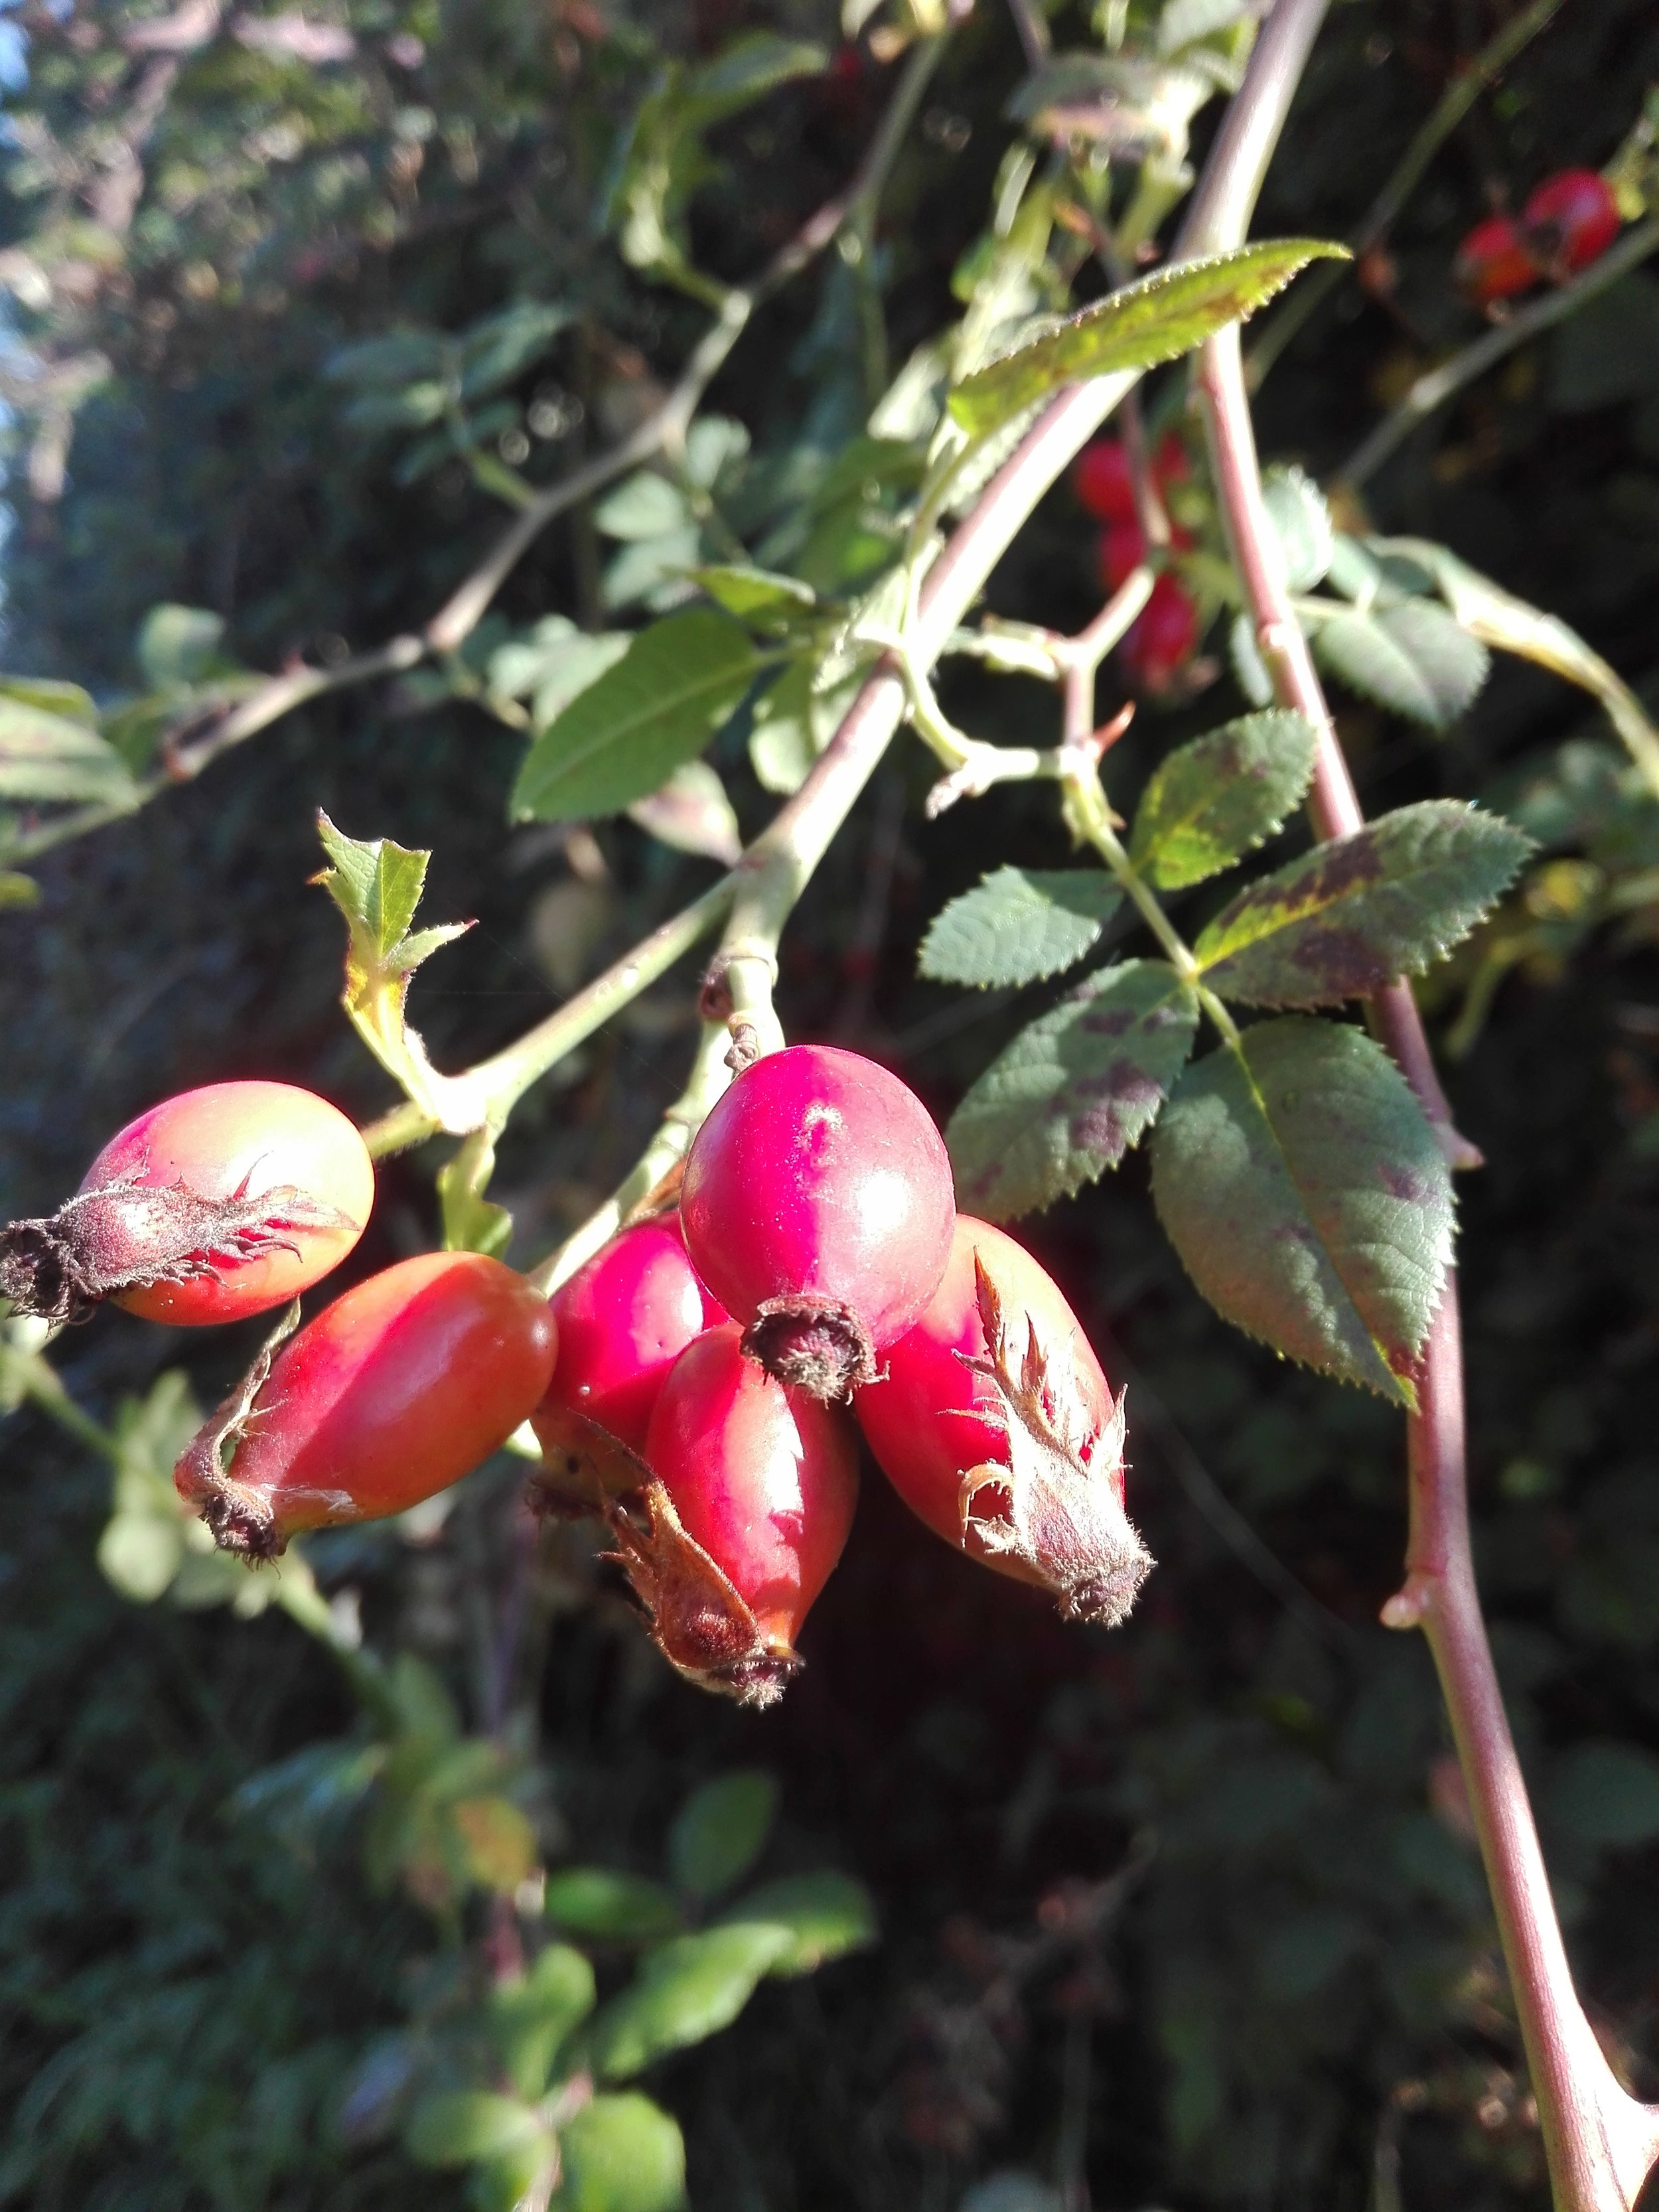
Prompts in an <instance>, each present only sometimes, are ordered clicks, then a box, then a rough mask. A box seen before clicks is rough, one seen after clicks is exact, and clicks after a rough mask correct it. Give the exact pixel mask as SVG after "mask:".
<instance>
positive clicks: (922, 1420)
mask: <svg viewBox="0 0 1659 2212" xmlns="http://www.w3.org/2000/svg"><path fill="white" fill-rule="evenodd" d="M886 1370H887V1371H886V1373H885V1374H884V1376H883V1377H882V1378H881V1380H880V1381H879V1382H877V1383H870V1384H868V1385H866V1387H865V1388H864V1389H861V1390H860V1391H859V1392H858V1393H857V1394H856V1395H855V1397H854V1401H853V1403H854V1412H855V1413H857V1415H858V1420H859V1425H860V1428H861V1429H862V1430H863V1431H864V1434H865V1438H866V1442H867V1443H869V1445H870V1448H871V1449H872V1451H873V1452H874V1454H875V1455H876V1458H877V1460H878V1462H879V1463H880V1466H881V1468H882V1471H883V1473H884V1474H885V1475H886V1476H887V1478H888V1480H889V1481H890V1482H891V1484H892V1485H893V1487H894V1488H895V1489H896V1491H897V1492H898V1493H899V1495H900V1497H901V1498H903V1500H904V1502H905V1504H907V1505H908V1506H909V1507H910V1508H911V1510H912V1511H914V1512H915V1513H916V1514H917V1515H918V1516H920V1517H921V1519H922V1520H923V1521H925V1522H927V1525H928V1527H929V1528H932V1529H933V1530H935V1531H936V1532H937V1533H938V1534H939V1535H941V1536H943V1537H944V1538H945V1541H946V1542H947V1543H949V1544H952V1545H954V1546H955V1547H956V1548H957V1550H958V1551H962V1552H965V1553H967V1554H968V1555H969V1558H970V1559H981V1560H982V1561H983V1562H984V1563H985V1565H987V1566H990V1567H994V1568H996V1569H997V1570H998V1571H999V1572H1000V1573H1002V1574H1006V1575H1012V1576H1014V1577H1016V1578H1017V1579H1018V1580H1019V1581H1021V1582H1029V1583H1039V1584H1041V1585H1042V1588H1044V1589H1048V1590H1052V1591H1053V1592H1054V1595H1055V1596H1056V1598H1057V1599H1058V1600H1059V1601H1060V1611H1061V1613H1064V1614H1065V1615H1066V1619H1067V1620H1102V1621H1104V1622H1105V1623H1106V1624H1107V1625H1108V1626H1113V1627H1115V1626H1116V1625H1117V1624H1118V1623H1119V1622H1120V1621H1121V1620H1124V1619H1125V1617H1126V1616H1127V1613H1128V1611H1129V1608H1130V1607H1131V1606H1132V1605H1133V1602H1134V1599H1135V1595H1136V1593H1137V1592H1138V1591H1139V1588H1140V1585H1141V1583H1143V1582H1144V1581H1145V1580H1146V1576H1147V1574H1148V1572H1149V1571H1150V1570H1151V1567H1152V1560H1151V1558H1150V1557H1149V1555H1148V1553H1147V1552H1146V1547H1145V1546H1144V1545H1143V1544H1142V1543H1141V1541H1140V1539H1139V1536H1138V1535H1137V1534H1136V1533H1135V1531H1134V1529H1133V1528H1132V1527H1131V1526H1130V1524H1129V1522H1128V1521H1127V1518H1126V1517H1125V1515H1124V1510H1123V1408H1122V1404H1121V1401H1119V1402H1118V1403H1117V1404H1116V1405H1114V1403H1113V1400H1112V1393H1111V1389H1110V1387H1109V1384H1108V1383H1107V1381H1106V1377H1105V1376H1104V1375H1103V1373H1102V1372H1101V1368H1100V1363H1099V1361H1098V1360H1097V1358H1095V1355H1094V1353H1093V1352H1092V1351H1091V1349H1090V1346H1089V1343H1088V1340H1087V1339H1086V1338H1085V1336H1084V1334H1083V1332H1082V1330H1081V1328H1079V1325H1078V1322H1077V1318H1076V1316H1074V1315H1073V1312H1072V1310H1071V1308H1070V1307H1069V1306H1068V1305H1067V1304H1066V1300H1065V1298H1064V1297H1062V1296H1061V1294H1060V1290H1059V1288H1058V1286H1057V1285H1055V1283H1054V1281H1053V1279H1051V1278H1050V1277H1049V1276H1048V1275H1047V1274H1046V1273H1044V1272H1043V1270H1042V1268H1041V1267H1039V1266H1038V1265H1037V1263H1036V1261H1035V1260H1034V1259H1032V1257H1031V1255H1030V1253H1029V1252H1026V1251H1024V1249H1022V1248H1021V1247H1020V1246H1019V1245H1018V1244H1017V1243H1015V1242H1014V1240H1013V1238H1012V1237H1008V1236H1005V1235H1004V1233H1003V1231H1001V1230H1000V1229H993V1228H992V1227H991V1226H990V1225H989V1224H988V1223H986V1222H983V1221H975V1220H974V1219H973V1218H971V1216H969V1215H968V1214H961V1215H958V1217H957V1228H956V1237H955V1241H954V1243H953V1245H952V1248H951V1260H950V1265H949V1266H948V1267H946V1269H945V1279H944V1280H943V1282H941V1283H940V1285H939V1289H938V1291H936V1292H935V1293H934V1296H933V1301H932V1303H931V1304H929V1306H928V1308H927V1312H926V1313H925V1314H924V1315H923V1316H922V1317H921V1320H920V1321H919V1322H917V1323H916V1326H915V1328H913V1329H912V1330H910V1332H909V1333H908V1335H906V1336H903V1337H902V1338H901V1339H900V1340H899V1341H898V1343H896V1345H894V1346H892V1348H891V1350H890V1352H888V1354H887V1358H886Z"/></svg>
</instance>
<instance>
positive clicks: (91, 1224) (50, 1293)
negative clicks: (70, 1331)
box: [0, 1083, 374, 1326]
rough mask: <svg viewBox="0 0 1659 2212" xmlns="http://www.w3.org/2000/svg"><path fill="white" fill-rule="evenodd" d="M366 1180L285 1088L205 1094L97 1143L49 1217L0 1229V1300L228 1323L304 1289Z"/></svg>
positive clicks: (354, 1147) (329, 1129) (173, 1101)
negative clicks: (105, 1302) (69, 1194)
mask: <svg viewBox="0 0 1659 2212" xmlns="http://www.w3.org/2000/svg"><path fill="white" fill-rule="evenodd" d="M372 1206H374V1164H373V1163H372V1162H371V1160H370V1158H369V1157H368V1150H367V1148H366V1147H365V1146H364V1144H363V1140H362V1138H361V1137H360V1136H359V1135H358V1133H357V1131H356V1128H354V1127H353V1126H352V1124H351V1123H350V1122H349V1121H348V1120H347V1119H346V1117H345V1115H343V1114H342V1113H341V1112H340V1110H339V1109H338V1108H337V1107H335V1106H331V1105H330V1104H329V1103H328V1101H327V1100H326V1099H325V1098H318V1097H314V1096H313V1094H312V1093H311V1092H310V1091H300V1090H296V1089H295V1087H294V1085H291V1084H287V1083H212V1084H209V1085H205V1086H204V1088H203V1089H201V1090H199V1091H183V1092H181V1093H180V1094H179V1097H176V1098H168V1099H164V1100H163V1101H162V1103H161V1104H160V1105H159V1106H152V1107H151V1108H150V1109H149V1112H148V1113H146V1114H141V1115H139V1116H138V1118H137V1121H130V1122H129V1123H128V1124H127V1126H126V1127H125V1129H122V1130H121V1131H119V1132H118V1134H117V1135H115V1136H113V1137H112V1138H111V1139H110V1140H109V1142H108V1144H106V1146H105V1147H104V1149H103V1151H102V1152H100V1153H99V1155H98V1157H97V1158H96V1159H95V1160H94V1162H93V1164H92V1165H91V1166H90V1167H89V1168H88V1170H87V1172H86V1175H85V1176H84V1177H83V1178H82V1183H81V1188H80V1189H79V1190H78V1191H77V1192H76V1194H75V1196H74V1197H73V1198H71V1199H70V1200H68V1201H67V1202H66V1203H65V1204H64V1205H63V1206H60V1207H59V1208H58V1212H56V1213H55V1214H52V1215H51V1216H49V1217H47V1218H43V1219H40V1220H32V1221H14V1222H12V1223H10V1224H9V1225H8V1226H7V1227H6V1228H4V1229H0V1296H3V1297H8V1298H9V1299H10V1301H11V1303H12V1306H13V1309H14V1310H15V1311H16V1312H19V1313H26V1314H33V1315H38V1316H40V1317H41V1318H42V1319H44V1320H47V1321H56V1322H68V1321H77V1320H79V1319H80V1318H81V1317H82V1316H83V1315H85V1314H86V1313H88V1312H89V1311H90V1310H91V1309H92V1307H93V1306H94V1305H95V1304H98V1302H99V1301H100V1299H104V1298H113V1299H114V1300H115V1302H116V1303H117V1304H118V1305H122V1306H125V1308H126V1310H127V1311H128V1312H129V1313H135V1314H137V1315H139V1316H141V1317H142V1318H143V1319H144V1320H146V1321H162V1322H175V1323H180V1324H184V1325H185V1326H198V1325H200V1324H202V1323H204V1322H228V1321H243V1320H246V1317H247V1316H249V1315H250V1314H258V1313H266V1312H268V1311H269V1310H270V1309H271V1308H272V1307H273V1306H279V1305H282V1304H284V1303H285V1302H286V1301H287V1300H288V1299H289V1298H293V1297H298V1296H299V1294H300V1292H301V1291H304V1290H308V1289H309V1288H310V1286H311V1285H312V1284H313V1283H315V1282H318V1281H319V1280H320V1279H321V1278H322V1277H323V1276H325V1274H327V1273H328V1272H329V1270H330V1269H331V1268H332V1267H337V1266H338V1264H339V1262H340V1261H342V1260H343V1259H344V1257H345V1256H346V1255H347V1253H348V1252H349V1251H350V1249H351V1248H352V1246H353V1245H354V1244H355V1243H356V1242H357V1239H358V1238H359V1237H361V1236H362V1232H363V1228H364V1225H365V1224H366V1223H367V1222H368V1216H369V1211H370V1209H371V1207H372Z"/></svg>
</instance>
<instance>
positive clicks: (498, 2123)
mask: <svg viewBox="0 0 1659 2212" xmlns="http://www.w3.org/2000/svg"><path fill="white" fill-rule="evenodd" d="M545 2132H546V2130H544V2127H543V2125H542V2123H541V2120H540V2118H539V2117H538V2114H537V2113H536V2112H534V2111H532V2108H531V2107H530V2106H528V2105H523V2104H520V2102H519V2100H518V2099H517V2098H516V2097H497V2096H495V2095H492V2094H491V2093H490V2092H489V2091H488V2090H485V2089H451V2090H445V2091H442V2092H441V2093H439V2094H438V2095H436V2096H433V2097H426V2098H423V2099H422V2101H421V2103H420V2104H419V2105H418V2106H416V2109H415V2114H414V2117H413V2118H412V2119H411V2120H410V2124H409V2128H408V2131H407V2133H406V2134H405V2136H404V2148H406V2149H407V2150H408V2152H409V2154H410V2157H411V2158H412V2159H414V2160H416V2163H417V2164H419V2165H421V2166H470V2165H471V2164H472V2163H473V2161H474V2160H478V2159H489V2158H500V2157H502V2156H503V2155H505V2154H508V2153H511V2152H513V2151H516V2150H520V2149H521V2148H524V2147H525V2146H526V2145H527V2144H531V2143H534V2142H538V2141H539V2140H540V2139H541V2137H542V2136H544V2134H545Z"/></svg>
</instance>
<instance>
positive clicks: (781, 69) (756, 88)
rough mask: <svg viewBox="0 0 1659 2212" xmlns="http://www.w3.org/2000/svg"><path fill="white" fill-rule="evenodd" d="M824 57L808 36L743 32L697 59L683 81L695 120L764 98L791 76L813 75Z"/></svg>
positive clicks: (709, 118) (730, 111)
mask: <svg viewBox="0 0 1659 2212" xmlns="http://www.w3.org/2000/svg"><path fill="white" fill-rule="evenodd" d="M828 64H829V55H828V54H827V53H826V52H824V50H823V47H822V46H819V45H818V44H817V41H816V40H812V39H790V38H786V37H784V36H783V35H782V34H781V33H779V32H776V31H747V32H744V33H743V35H742V36H741V37H740V38H737V39H734V40H732V44H731V45H730V46H727V48H726V51H725V52H724V53H721V54H716V55H715V57H714V59H713V60H712V61H707V62H704V63H702V64H701V65H700V66H699V67H698V68H696V69H695V70H692V71H691V73H690V76H688V77H687V79H686V85H685V89H686V97H687V99H688V100H689V101H690V105H691V106H692V107H693V108H694V109H695V110H696V112H697V114H698V116H699V117H700V118H702V119H704V120H707V121H713V120H714V119H716V118H719V117H721V116H726V115H732V114H735V113H736V112H737V111H738V108H740V107H747V106H750V104H751V103H752V102H753V101H755V100H761V99H763V98H764V97H765V95H766V94H768V93H769V92H772V91H775V89H776V88H777V87H778V86H779V85H781V84H788V83H790V82H793V79H795V78H796V77H802V76H818V75H819V74H820V73H821V72H822V71H823V70H824V69H825V68H826V67H827V66H828Z"/></svg>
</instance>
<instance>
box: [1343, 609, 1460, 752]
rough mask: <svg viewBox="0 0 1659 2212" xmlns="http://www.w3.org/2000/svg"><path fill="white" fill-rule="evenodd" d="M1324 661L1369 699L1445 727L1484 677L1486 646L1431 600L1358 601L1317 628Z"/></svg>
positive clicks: (1438, 727)
mask: <svg viewBox="0 0 1659 2212" xmlns="http://www.w3.org/2000/svg"><path fill="white" fill-rule="evenodd" d="M1313 649H1314V655H1315V658H1316V659H1317V660H1318V661H1319V663H1320V665H1321V666H1322V667H1323V668H1325V669H1328V671H1330V672H1331V674H1333V675H1334V676H1340V678H1341V679H1342V681H1343V682H1344V683H1345V684H1348V685H1350V686H1351V687H1352V689H1353V690H1356V691H1358V692H1359V693H1361V694H1362V695H1363V696H1364V697H1365V698H1367V699H1374V700H1376V702H1377V704H1378V705H1379V706H1383V707H1388V708H1391V709H1392V710H1393V712H1394V713H1395V714H1404V715H1406V716H1407V718H1408V719H1409V720H1412V721H1413V722H1421V723H1423V724H1424V725H1425V726H1426V727H1427V728H1429V729H1431V730H1443V729H1445V728H1446V727H1447V726H1449V724H1450V723H1452V722H1455V720H1457V717H1458V716H1459V715H1460V714H1462V712H1463V710H1464V708H1466V707H1468V705H1469V704H1470V702H1472V701H1473V700H1474V696H1475V694H1476V693H1477V692H1478V691H1479V690H1480V687H1481V685H1482V684H1484V683H1485V682H1486V671H1487V669H1488V667H1489V665H1490V662H1489V659H1488V657H1487V653H1486V647H1484V646H1483V645H1482V644H1480V641H1479V640H1478V639H1476V638H1473V637H1471V636H1470V635H1468V632H1467V631H1466V630H1464V629H1461V628H1460V627H1459V625H1458V624H1457V623H1455V621H1454V620H1453V618H1452V617H1451V616H1450V615H1449V614H1448V613H1447V612H1446V611H1445V609H1444V608H1443V607H1440V606H1437V605H1434V604H1433V602H1432V601H1431V600H1428V599H1401V600H1400V601H1399V602H1398V604H1397V605H1393V606H1386V607H1372V608H1370V609H1369V610H1365V611H1362V610H1361V609H1359V608H1358V607H1356V608H1354V609H1353V610H1352V611H1350V612H1348V613H1345V614H1340V615H1334V616H1333V617H1331V619H1330V620H1329V621H1328V622H1321V623H1318V624H1316V627H1315V628H1314V630H1313Z"/></svg>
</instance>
